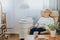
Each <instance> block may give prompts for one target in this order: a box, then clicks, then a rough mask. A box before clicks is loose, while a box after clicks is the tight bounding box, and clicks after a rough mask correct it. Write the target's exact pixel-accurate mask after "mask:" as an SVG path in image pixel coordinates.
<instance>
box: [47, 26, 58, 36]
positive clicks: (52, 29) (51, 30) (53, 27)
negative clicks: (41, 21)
mask: <svg viewBox="0 0 60 40" xmlns="http://www.w3.org/2000/svg"><path fill="white" fill-rule="evenodd" d="M48 27H49V30H50V34H51V36H52V37H55V35H56V29H57V28H58V27H57V26H56V25H49V26H48Z"/></svg>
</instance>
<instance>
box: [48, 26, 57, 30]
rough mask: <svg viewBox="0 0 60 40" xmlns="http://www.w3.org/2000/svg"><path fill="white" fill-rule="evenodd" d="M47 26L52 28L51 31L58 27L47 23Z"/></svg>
mask: <svg viewBox="0 0 60 40" xmlns="http://www.w3.org/2000/svg"><path fill="white" fill-rule="evenodd" d="M48 27H49V29H50V30H52V31H54V30H56V29H58V26H56V25H49V26H48Z"/></svg>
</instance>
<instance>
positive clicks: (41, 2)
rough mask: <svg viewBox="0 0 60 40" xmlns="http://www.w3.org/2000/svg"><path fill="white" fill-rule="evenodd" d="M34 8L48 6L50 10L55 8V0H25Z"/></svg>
mask: <svg viewBox="0 0 60 40" xmlns="http://www.w3.org/2000/svg"><path fill="white" fill-rule="evenodd" d="M25 2H27V3H28V4H29V6H30V8H34V9H38V8H40V9H45V8H50V9H52V10H57V0H25Z"/></svg>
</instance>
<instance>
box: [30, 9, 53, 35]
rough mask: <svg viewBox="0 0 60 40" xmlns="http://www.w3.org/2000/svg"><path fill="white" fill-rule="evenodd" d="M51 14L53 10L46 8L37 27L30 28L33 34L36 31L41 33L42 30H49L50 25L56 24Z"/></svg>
mask: <svg viewBox="0 0 60 40" xmlns="http://www.w3.org/2000/svg"><path fill="white" fill-rule="evenodd" d="M50 14H51V11H50V10H49V9H45V10H44V15H43V16H42V17H41V18H40V19H39V21H38V22H37V24H36V25H35V27H34V28H32V29H31V30H30V34H31V35H32V34H34V32H36V31H37V32H38V34H40V32H43V31H46V30H49V28H48V25H51V24H53V25H54V20H53V18H51V17H50Z"/></svg>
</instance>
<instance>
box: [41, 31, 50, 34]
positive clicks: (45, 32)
mask: <svg viewBox="0 0 60 40" xmlns="http://www.w3.org/2000/svg"><path fill="white" fill-rule="evenodd" d="M40 34H50V32H49V31H43V32H40Z"/></svg>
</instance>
